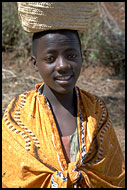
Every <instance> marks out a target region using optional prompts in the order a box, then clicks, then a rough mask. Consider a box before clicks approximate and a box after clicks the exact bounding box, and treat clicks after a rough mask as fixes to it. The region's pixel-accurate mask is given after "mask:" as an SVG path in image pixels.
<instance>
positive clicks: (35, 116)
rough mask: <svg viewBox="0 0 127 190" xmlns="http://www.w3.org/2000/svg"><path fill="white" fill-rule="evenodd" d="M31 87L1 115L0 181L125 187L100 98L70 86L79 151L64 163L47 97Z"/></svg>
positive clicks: (7, 184)
mask: <svg viewBox="0 0 127 190" xmlns="http://www.w3.org/2000/svg"><path fill="white" fill-rule="evenodd" d="M43 85H44V84H43V83H42V84H38V85H36V89H35V90H33V91H29V92H25V93H23V94H21V95H18V96H17V97H15V98H14V99H13V100H12V101H11V102H10V104H9V105H8V107H7V109H6V111H5V113H4V116H3V127H2V182H3V187H7V188H50V187H52V188H53V187H56V188H62V187H65V188H69V187H70V188H71V187H78V188H80V187H82V188H85V187H88V188H119V187H124V182H125V178H124V174H125V169H124V158H123V155H122V152H121V149H120V145H119V142H118V140H117V137H116V134H115V131H114V129H113V127H112V123H111V120H110V118H109V114H108V111H107V108H106V106H105V104H104V102H103V101H102V100H101V99H100V98H98V97H96V96H94V95H91V94H90V93H88V92H86V91H84V90H81V89H79V88H78V87H75V90H76V95H77V125H78V129H77V130H78V138H79V150H78V153H77V156H76V161H75V162H70V163H68V164H67V162H66V159H65V156H64V153H63V150H62V145H61V139H60V136H59V132H58V129H57V126H56V123H55V120H54V117H53V114H52V112H51V109H50V104H49V102H48V100H47V98H46V97H45V96H44V95H43V94H40V92H39V91H38V89H39V88H40V87H41V86H43Z"/></svg>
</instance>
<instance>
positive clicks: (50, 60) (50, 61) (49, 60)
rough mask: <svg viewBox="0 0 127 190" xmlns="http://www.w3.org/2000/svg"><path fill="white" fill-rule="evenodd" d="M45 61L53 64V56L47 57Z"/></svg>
mask: <svg viewBox="0 0 127 190" xmlns="http://www.w3.org/2000/svg"><path fill="white" fill-rule="evenodd" d="M45 61H46V62H47V63H53V62H54V61H55V57H53V56H48V57H46V58H45Z"/></svg>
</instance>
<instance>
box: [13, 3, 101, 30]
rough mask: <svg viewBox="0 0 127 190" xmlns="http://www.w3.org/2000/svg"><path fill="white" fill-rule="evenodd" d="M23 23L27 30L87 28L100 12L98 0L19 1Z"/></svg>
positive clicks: (19, 11) (20, 17)
mask: <svg viewBox="0 0 127 190" xmlns="http://www.w3.org/2000/svg"><path fill="white" fill-rule="evenodd" d="M17 4H18V14H19V19H20V22H21V25H22V27H23V29H24V30H25V31H26V32H29V33H35V32H41V31H44V30H57V29H71V30H85V29H86V28H87V26H88V23H89V21H90V20H91V19H92V18H94V17H95V15H97V14H98V9H97V2H17Z"/></svg>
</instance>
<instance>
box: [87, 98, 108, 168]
mask: <svg viewBox="0 0 127 190" xmlns="http://www.w3.org/2000/svg"><path fill="white" fill-rule="evenodd" d="M96 102H99V105H100V107H101V109H102V110H103V113H102V117H101V119H100V121H99V124H98V127H97V130H96V133H97V131H98V130H99V129H100V128H101V127H102V124H104V121H105V116H106V108H105V106H104V103H103V101H101V100H100V99H99V98H96ZM110 126H111V120H110V119H109V121H108V123H107V125H106V126H105V127H104V128H102V129H101V132H100V135H99V139H100V147H99V152H98V157H97V160H95V161H94V162H92V163H86V165H91V164H95V163H97V162H99V161H100V160H101V159H102V158H103V146H102V144H103V138H104V135H105V133H106V131H108V129H109V128H110ZM95 135H96V134H94V137H95ZM90 149H92V147H90ZM90 152H92V151H91V150H90ZM90 152H89V154H88V155H90Z"/></svg>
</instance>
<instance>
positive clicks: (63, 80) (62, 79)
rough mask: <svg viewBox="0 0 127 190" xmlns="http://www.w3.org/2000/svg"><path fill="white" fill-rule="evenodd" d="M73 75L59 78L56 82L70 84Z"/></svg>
mask: <svg viewBox="0 0 127 190" xmlns="http://www.w3.org/2000/svg"><path fill="white" fill-rule="evenodd" d="M72 78H73V75H68V76H57V77H56V78H55V80H56V81H57V82H58V83H60V84H63V85H66V84H69V83H71V82H72Z"/></svg>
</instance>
